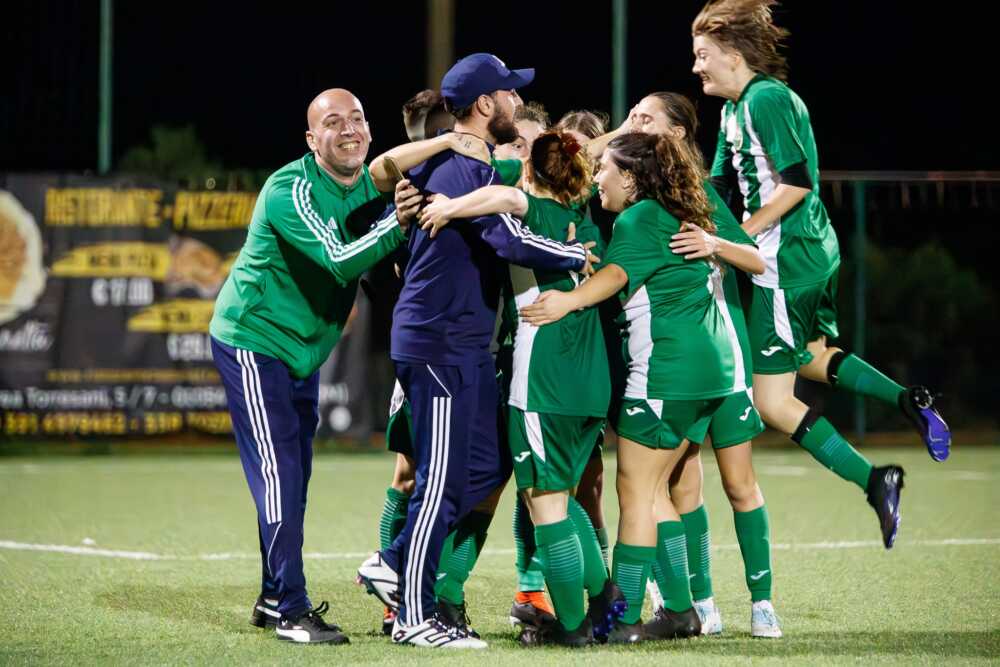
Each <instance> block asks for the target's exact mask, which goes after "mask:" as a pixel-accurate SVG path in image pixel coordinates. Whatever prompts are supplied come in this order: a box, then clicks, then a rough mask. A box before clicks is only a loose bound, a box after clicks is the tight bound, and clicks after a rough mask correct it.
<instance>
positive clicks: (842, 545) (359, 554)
mask: <svg viewBox="0 0 1000 667" xmlns="http://www.w3.org/2000/svg"><path fill="white" fill-rule="evenodd" d="M901 544H902V546H907V547H909V546H914V547H971V546H997V545H1000V538H973V539H960V538H953V539H945V540H916V541H914V542H903V543H901ZM771 548H772V549H775V550H778V551H823V550H828V549H872V548H879V549H881V548H882V543H881V542H880V541H876V540H862V541H856V542H800V543H790V544H772V545H771ZM0 549H7V550H10V551H44V552H49V553H60V554H69V555H72V556H100V557H103V558H121V559H125V560H159V561H228V560H256V559H258V558H260V554H251V553H209V554H195V555H186V556H185V555H176V554H157V553H151V552H148V551H117V550H113V549H97V548H95V547H77V546H71V545H68V544H33V543H28V542H13V541H10V540H0ZM712 549H713V551H734V550H737V549H739V545H737V544H721V545H716V546H714V547H712ZM514 553H515V552H514V549H485V550H484V551H483V555H484V556H509V555H513V554H514ZM370 555H371V552H369V551H354V552H349V551H342V552H333V553H317V552H306V553H303V554H302V557H303V558H305V559H307V560H355V559H363V558H367V557H368V556H370Z"/></svg>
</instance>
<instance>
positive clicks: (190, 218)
mask: <svg viewBox="0 0 1000 667" xmlns="http://www.w3.org/2000/svg"><path fill="white" fill-rule="evenodd" d="M256 201H257V195H255V194H253V193H251V192H185V191H182V192H178V193H177V197H176V199H175V200H174V229H191V230H200V231H207V230H215V229H241V228H244V227H246V226H247V225H249V224H250V217H251V216H252V215H253V207H254V204H255V203H256Z"/></svg>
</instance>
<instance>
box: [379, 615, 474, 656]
mask: <svg viewBox="0 0 1000 667" xmlns="http://www.w3.org/2000/svg"><path fill="white" fill-rule="evenodd" d="M392 641H393V643H396V644H410V645H411V646H422V647H424V648H466V649H483V648H487V647H488V646H489V644H487V643H486V642H484V641H483V640H482V639H477V638H475V637H473V636H472V635H470V634H469V632H468V630H465V629H462V628H460V627H458V626H456V625H451V624H449V623H448V622H447V621H445V620H444V619H443V618H441V616H440V615H438V614H435V615H434V616H433V617H432V618H429V619H427V620H426V621H424V622H423V623H421V624H419V625H404V624H403V623H402V622H401V621H400V620H399V617H398V616H397V617H396V623H395V625H393V626H392Z"/></svg>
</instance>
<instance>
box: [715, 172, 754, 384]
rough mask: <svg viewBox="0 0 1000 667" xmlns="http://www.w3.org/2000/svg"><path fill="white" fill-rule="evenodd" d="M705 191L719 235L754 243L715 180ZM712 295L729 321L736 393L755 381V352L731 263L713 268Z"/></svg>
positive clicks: (736, 240)
mask: <svg viewBox="0 0 1000 667" xmlns="http://www.w3.org/2000/svg"><path fill="white" fill-rule="evenodd" d="M705 193H706V194H707V195H708V201H709V202H710V203H711V205H712V206H713V207H714V208H715V211H714V212H713V213H712V221H713V222H714V223H715V226H716V228H717V229H716V234H717V235H718V236H719V238H722V239H725V240H727V241H730V242H732V243H738V244H740V245H753V240H752V239H751V238H750V237H749V236H747V233H746V232H744V231H743V228H742V227H740V223H739V222H737V221H736V217H735V216H734V215H733V213H732V211H730V210H729V208H728V207H727V206H726V203H725V202H724V201H722V197H720V196H719V193H718V192H716V190H715V188H714V187H712V184H711V183H709V182H707V181H706V182H705ZM712 281H713V296H714V297H715V300H716V304H717V305H718V306H719V309H720V311H721V312H722V319H723V320H724V321H725V323H726V334H727V338H728V339H729V342H730V345H731V346H732V348H733V361H734V362H735V364H736V366H735V368H734V377H733V393H735V392H738V391H745V390H746V389H747V387H749V386H750V385H751V382H752V381H753V378H752V376H753V356H752V355H751V354H750V336H749V334H748V333H747V321H746V317H745V316H744V315H743V302H742V300H741V299H740V286H739V284H737V282H736V271H735V270H734V269H733V268H732V267H725V269H724V270H723V269H720V268H719V267H716V268H715V270H714V271H712Z"/></svg>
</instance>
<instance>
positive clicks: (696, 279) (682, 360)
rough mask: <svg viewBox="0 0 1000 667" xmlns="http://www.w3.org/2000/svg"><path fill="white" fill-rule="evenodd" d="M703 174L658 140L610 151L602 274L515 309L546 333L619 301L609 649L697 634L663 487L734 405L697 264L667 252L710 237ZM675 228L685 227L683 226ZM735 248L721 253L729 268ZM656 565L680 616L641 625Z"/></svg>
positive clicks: (721, 332)
mask: <svg viewBox="0 0 1000 667" xmlns="http://www.w3.org/2000/svg"><path fill="white" fill-rule="evenodd" d="M704 180H705V173H704V169H703V168H702V166H701V165H700V164H699V163H698V160H697V158H696V157H695V156H694V155H692V154H691V152H690V151H689V150H687V148H686V147H685V145H684V144H683V142H680V141H677V140H676V139H674V138H673V137H671V136H669V135H666V134H661V135H650V134H642V133H630V134H625V135H623V136H620V137H617V138H615V139H613V140H612V141H611V142H610V143H609V144H608V147H607V149H606V150H605V151H604V155H603V157H602V158H601V168H600V171H599V172H598V175H597V183H598V186H599V194H600V197H601V205H602V206H603V207H604V208H605V209H607V210H610V211H616V212H620V215H619V216H618V218H617V219H616V221H615V227H614V233H613V236H612V238H611V244H610V246H609V247H608V251H607V253H606V257H605V258H604V260H605V265H604V267H603V268H602V269H601V270H600V271H598V272H597V273H596V274H595V275H594V276H593V277H592V278H591V279H589V280H587V281H586V282H584V283H583V284H582V285H581V286H580V287H577V288H576V289H575V290H573V291H572V292H559V291H548V292H545V293H543V294H542V295H541V296H540V297H539V298H538V300H537V302H536V303H534V304H532V305H528V306H525V307H523V308H522V309H521V316H522V318H523V319H524V320H526V321H527V322H528V323H530V324H535V325H539V326H541V325H545V324H549V323H551V322H555V321H558V320H559V319H560V318H562V317H564V316H565V315H566V314H567V313H571V312H575V311H577V310H578V309H580V308H585V307H587V306H591V305H594V304H596V303H599V302H600V301H603V300H604V299H606V298H607V297H609V296H611V295H613V294H616V293H619V292H620V297H621V300H622V303H623V307H624V313H623V316H622V318H621V321H622V323H623V325H624V336H625V341H626V345H625V347H626V349H627V354H628V380H627V385H626V389H625V393H624V398H623V401H622V406H621V413H620V415H619V419H618V434H619V445H618V479H617V487H618V501H619V505H620V510H621V518H620V521H619V527H618V542H617V544H616V545H615V548H614V565H613V575H612V576H613V579H614V581H615V583H616V584H617V585H618V587H619V588H620V589H621V591H622V592H623V594H624V595H625V598H626V600H627V601H628V610H627V612H626V614H625V616H624V617H623V619H622V620H621V621H619V622H617V623H616V624H615V626H614V628H613V629H612V631H611V633H610V636H609V640H610V641H612V642H626V643H632V642H637V641H640V640H641V639H642V638H643V636H644V635H646V634H647V633H646V632H644V630H648V635H649V636H651V637H663V636H667V634H668V633H667V630H668V629H669V628H675V633H674V636H678V635H682V634H688V635H689V634H696V633H697V632H698V631H699V630H700V622H699V620H698V616H697V613H696V612H695V611H694V609H693V608H692V600H691V591H690V588H689V586H688V567H687V552H686V549H685V543H684V526H683V524H682V523H681V520H680V516H679V515H678V514H677V511H676V510H675V509H674V506H673V504H672V503H671V500H670V498H669V497H668V496H667V480H668V478H669V477H670V474H671V473H672V472H673V470H674V468H675V467H676V466H677V465H678V463H679V462H680V461H681V460H682V458H683V456H684V454H685V452H686V450H687V447H688V443H689V442H695V443H700V442H701V441H702V440H703V439H704V437H705V435H706V433H707V431H708V427H709V423H710V422H711V419H712V415H713V414H715V412H716V411H717V410H718V409H719V407H720V406H721V405H722V403H723V401H724V398H725V397H726V396H728V395H730V394H732V388H733V384H734V382H735V379H736V375H735V368H736V358H735V356H734V354H733V345H732V342H731V341H730V340H729V335H728V331H727V327H726V323H725V320H724V316H723V312H722V311H721V310H720V309H719V307H718V304H717V301H716V298H715V296H714V292H715V291H716V288H715V285H714V283H713V281H712V279H711V276H712V273H713V266H712V264H710V263H709V261H707V260H705V259H697V260H693V261H692V260H687V259H685V258H684V256H683V255H680V254H677V253H674V252H673V251H672V249H671V247H670V243H671V239H672V237H673V236H674V235H676V234H678V233H680V232H682V230H685V229H688V226H689V225H690V226H693V227H694V228H696V229H699V230H705V231H708V232H713V231H714V230H715V224H714V223H713V222H712V219H711V211H712V209H711V205H710V203H709V199H708V196H707V195H706V193H705V189H704V185H703V183H704ZM682 221H683V222H682ZM734 248H736V246H735V244H728V243H720V246H719V255H720V256H722V257H723V258H724V259H727V255H730V254H731V252H732V251H733V249H734ZM654 564H656V565H657V566H658V567H657V569H656V576H657V578H658V580H659V581H658V583H659V584H660V587H661V589H663V590H664V591H665V592H666V594H665V595H664V598H668V599H670V600H672V601H675V605H674V606H676V607H677V608H678V609H679V610H680V611H679V612H678V611H674V610H672V609H662V608H661V609H659V610H657V618H656V619H654V620H653V621H652V622H651V623H649V624H647V626H646V627H645V628H644V626H642V625H640V615H641V611H642V602H643V598H644V594H645V587H646V580H647V579H648V578H649V575H650V573H651V572H652V571H653V565H654Z"/></svg>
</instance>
